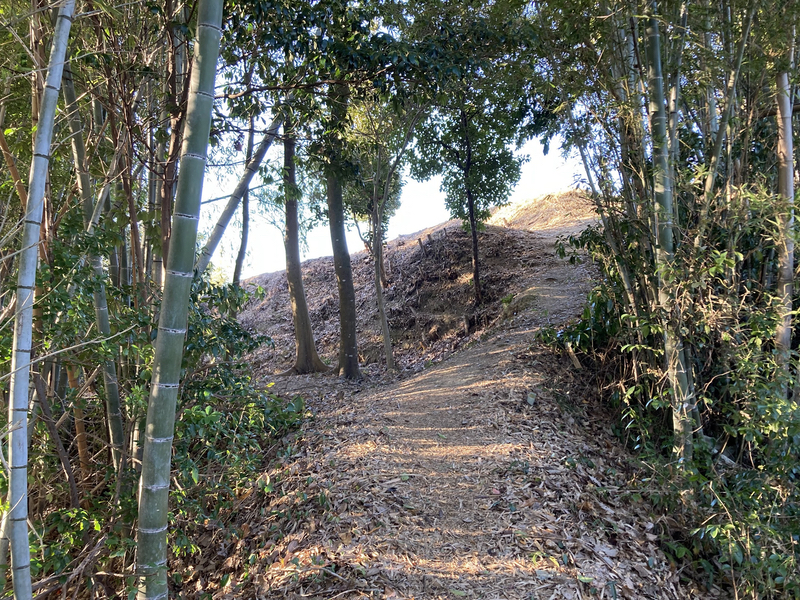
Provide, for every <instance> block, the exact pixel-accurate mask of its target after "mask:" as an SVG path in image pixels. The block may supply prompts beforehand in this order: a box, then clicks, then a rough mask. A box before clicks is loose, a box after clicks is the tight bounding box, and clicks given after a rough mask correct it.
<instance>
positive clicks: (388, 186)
mask: <svg viewBox="0 0 800 600" xmlns="http://www.w3.org/2000/svg"><path fill="white" fill-rule="evenodd" d="M394 100H395V102H394V103H391V104H390V103H389V102H385V101H384V100H383V99H381V98H380V96H379V95H378V94H377V93H374V92H373V93H371V94H367V95H366V98H364V99H362V100H361V101H360V102H359V103H358V107H357V111H356V114H354V115H353V119H352V120H353V127H352V128H351V130H350V132H349V133H348V138H349V140H348V142H349V143H348V149H347V153H348V157H349V158H348V160H349V161H350V162H352V163H353V164H354V165H355V171H356V174H355V175H354V176H352V177H350V178H348V181H347V183H346V185H345V196H346V200H347V204H348V205H349V207H350V210H351V211H352V212H353V215H354V218H355V219H356V222H358V220H360V219H363V220H366V221H367V222H368V224H369V229H368V232H367V235H366V236H363V235H362V241H363V242H364V243H365V244H367V247H368V248H369V252H370V254H371V255H372V262H373V284H374V288H375V299H376V303H377V308H378V321H379V323H380V328H381V336H382V338H383V351H384V356H385V359H386V368H387V369H389V370H393V369H394V368H395V362H394V356H393V354H392V338H391V331H390V328H389V319H388V317H387V314H386V301H385V299H384V285H386V284H385V272H384V264H383V263H384V260H383V244H384V232H385V229H386V226H387V223H388V220H389V217H390V216H391V215H392V214H393V213H394V210H395V209H396V207H397V206H398V205H399V200H400V198H399V196H400V191H401V180H400V168H401V166H402V164H403V162H404V159H405V156H406V150H407V149H408V147H409V144H410V142H411V140H412V138H413V134H414V131H415V128H416V126H417V125H418V124H419V123H420V121H421V120H422V119H423V118H424V116H425V114H426V110H427V104H426V103H424V102H422V103H418V102H416V101H414V100H413V99H411V98H406V100H405V101H403V100H401V99H400V98H398V97H397V96H395V97H394ZM359 233H360V230H359Z"/></svg>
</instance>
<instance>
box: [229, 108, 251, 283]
mask: <svg viewBox="0 0 800 600" xmlns="http://www.w3.org/2000/svg"><path fill="white" fill-rule="evenodd" d="M253 124H254V119H253V117H250V127H249V129H248V131H247V149H246V150H245V164H246V163H249V162H250V160H251V159H252V158H253V137H254V136H255V131H254V130H253ZM249 233H250V186H248V187H247V191H246V192H245V193H244V195H243V196H242V242H241V244H239V252H238V253H237V254H236V265H235V266H234V268H233V285H235V286H236V287H239V282H240V280H241V279H242V268H243V267H244V259H245V257H246V256H247V236H248V234H249Z"/></svg>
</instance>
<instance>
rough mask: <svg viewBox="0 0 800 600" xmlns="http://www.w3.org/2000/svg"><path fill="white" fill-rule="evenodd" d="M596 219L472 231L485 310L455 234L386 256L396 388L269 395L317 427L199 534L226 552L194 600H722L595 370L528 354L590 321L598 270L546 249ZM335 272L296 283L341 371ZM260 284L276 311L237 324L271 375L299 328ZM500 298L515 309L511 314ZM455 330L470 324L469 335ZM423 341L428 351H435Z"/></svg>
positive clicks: (563, 201) (519, 217)
mask: <svg viewBox="0 0 800 600" xmlns="http://www.w3.org/2000/svg"><path fill="white" fill-rule="evenodd" d="M590 220H591V212H590V210H589V209H588V207H587V206H586V203H585V200H583V199H582V198H581V197H579V196H578V195H576V194H568V195H561V196H558V197H547V198H544V199H539V200H538V201H537V202H534V203H530V204H528V205H526V206H523V207H510V208H506V209H503V210H502V211H499V212H498V213H497V214H495V216H494V217H493V220H492V223H491V224H490V225H489V227H488V228H487V231H486V232H485V233H483V234H481V243H482V245H483V255H482V256H484V257H485V259H484V263H483V264H484V270H485V273H486V279H487V281H488V282H491V283H489V285H488V286H487V292H488V295H489V296H490V297H491V298H493V299H494V300H493V302H492V303H491V304H489V305H488V306H487V307H485V308H483V309H482V310H481V311H479V312H477V313H472V312H470V310H471V309H470V308H469V303H470V289H469V286H468V285H467V283H466V282H465V281H464V272H468V270H469V256H468V252H466V251H465V250H464V247H466V246H465V244H466V241H465V239H464V237H463V234H462V233H461V230H460V228H459V226H458V224H455V223H447V224H444V225H440V226H438V227H435V228H432V229H430V230H426V231H423V232H421V233H420V234H417V235H415V236H406V237H405V238H402V239H401V240H396V241H393V242H392V243H391V244H390V260H391V263H392V276H393V285H394V288H393V289H394V295H393V297H392V300H391V302H392V321H393V325H394V327H395V328H398V329H401V326H402V325H405V328H403V329H401V331H402V333H400V334H398V339H397V341H396V344H397V345H398V346H399V347H400V348H399V350H398V359H399V362H400V363H401V364H402V365H403V367H404V372H403V373H401V374H400V375H398V376H387V375H385V374H383V373H382V372H381V370H380V368H379V367H378V366H377V359H376V360H375V363H373V364H375V366H373V367H369V368H367V369H365V371H366V372H367V377H366V379H365V380H364V381H363V382H360V383H352V382H344V381H340V380H338V379H336V378H335V377H332V376H330V375H314V376H292V377H279V378H277V381H276V383H275V390H276V391H277V392H278V393H281V394H286V395H293V394H301V395H303V397H305V398H306V399H307V404H308V407H309V409H310V410H311V412H312V413H313V414H314V417H313V418H312V419H310V420H308V421H307V422H306V423H305V424H304V426H303V427H302V430H301V431H300V432H298V433H296V434H293V435H291V436H288V437H287V438H286V439H284V440H283V442H282V448H283V449H282V450H281V453H280V455H279V456H280V457H279V458H278V459H277V461H276V462H275V464H274V466H273V467H272V468H271V469H270V471H269V472H267V473H264V474H263V475H262V477H261V478H260V479H259V481H258V482H254V484H253V486H252V487H251V488H249V489H246V490H242V492H241V496H240V498H241V499H240V502H239V505H238V506H237V507H236V509H235V510H234V511H233V512H232V513H231V514H229V515H227V518H228V519H230V520H231V521H232V522H233V523H234V524H235V526H236V528H237V532H238V536H234V537H233V538H232V539H224V537H223V535H222V530H220V529H215V528H214V527H213V526H212V525H209V526H208V531H207V533H206V534H205V537H204V539H202V540H200V541H199V542H198V545H199V546H201V547H203V548H209V547H216V548H219V550H218V554H217V556H209V555H208V554H207V553H204V556H205V558H204V559H202V560H201V561H200V562H198V563H195V564H193V565H191V566H189V565H188V564H187V565H185V573H186V578H187V579H188V580H189V581H191V582H193V584H194V585H196V589H198V590H203V591H204V592H210V593H212V594H213V597H214V598H278V597H283V598H296V599H299V598H319V599H323V598H327V599H334V598H345V599H354V598H385V599H400V598H415V599H420V600H421V599H445V598H446V599H457V598H487V599H488V598H491V599H495V598H497V599H499V598H515V599H516V598H518V599H523V598H524V599H539V598H541V599H559V598H569V599H582V598H590V597H591V598H609V599H611V598H626V599H639V598H648V599H649V598H653V599H655V598H658V599H660V598H669V599H678V598H681V599H682V598H716V597H721V596H720V594H721V592H719V591H718V590H716V589H714V590H710V591H709V590H704V589H702V588H701V587H700V586H698V585H696V584H694V583H692V582H690V581H685V580H682V578H681V574H680V572H679V570H678V569H677V568H676V567H675V565H673V564H671V563H670V561H669V560H668V559H667V557H666V556H665V555H664V553H663V552H662V551H661V549H660V548H659V545H658V536H657V534H658V533H659V532H660V531H661V530H662V528H663V527H664V524H663V523H662V522H661V520H660V519H659V518H657V517H654V516H653V514H654V511H653V509H652V507H650V506H649V505H648V504H647V503H646V502H644V501H643V500H642V499H641V497H640V496H639V495H638V494H636V493H635V490H634V489H633V488H632V487H631V484H630V482H631V481H632V480H633V479H635V478H636V477H637V475H638V474H637V471H636V469H635V468H634V467H633V466H632V464H633V462H632V461H631V459H630V457H629V455H628V454H627V452H626V451H625V449H624V448H623V447H621V445H620V444H619V442H618V440H617V439H616V438H614V437H613V436H612V435H611V433H610V427H611V423H610V421H609V420H607V419H606V418H605V417H604V416H602V415H601V414H600V413H599V412H598V405H597V404H596V403H594V401H593V399H594V396H595V393H594V390H593V389H592V388H591V383H589V381H590V379H591V378H590V377H588V376H586V374H585V373H586V371H585V370H581V369H578V367H577V366H576V365H574V364H573V363H572V362H571V360H570V359H569V357H564V356H556V355H554V354H553V353H552V352H551V351H550V350H549V349H547V348H545V347H544V346H542V345H541V344H540V343H538V342H535V334H536V332H537V331H538V330H539V329H540V328H541V327H542V326H544V325H548V324H554V325H559V324H562V323H564V322H565V321H567V320H569V319H571V318H574V317H575V316H576V315H577V314H579V311H580V309H581V307H582V305H583V302H584V298H585V294H586V291H587V290H588V289H589V287H590V286H591V281H592V275H593V270H592V268H591V266H590V265H588V264H585V263H584V264H581V265H577V266H574V265H570V264H569V263H568V262H567V261H563V260H560V259H558V258H557V257H556V256H555V254H554V249H553V245H554V242H555V240H556V238H557V237H558V236H559V235H564V234H567V233H574V232H576V231H579V230H580V228H581V227H583V226H585V225H586V224H587V223H588V222H589V221H590ZM442 232H446V235H445V234H444V233H442ZM429 234H430V238H428V235H429ZM417 239H422V240H423V245H424V246H425V248H426V253H425V254H423V251H422V249H421V248H420V245H419V244H418V243H417V241H416V240H417ZM328 262H329V261H327V260H326V259H320V260H317V261H311V262H310V263H307V264H306V265H305V267H306V270H305V273H304V275H305V276H306V281H307V282H309V283H308V284H307V290H308V291H309V300H310V304H311V306H312V313H313V315H314V317H313V318H314V325H315V327H316V328H317V331H321V332H322V340H323V343H322V347H323V348H324V351H325V353H326V355H328V356H332V355H333V352H334V351H335V347H334V336H335V325H336V310H335V305H336V302H335V292H334V291H333V290H332V288H331V286H332V285H333V276H332V275H330V274H328V271H329V270H330V271H332V268H331V267H330V265H329V264H328ZM364 262H365V259H364V255H363V254H362V255H356V256H355V259H354V264H355V265H356V269H357V271H356V272H357V275H356V281H357V282H359V283H358V285H359V286H361V289H360V291H359V292H358V294H359V305H360V310H361V313H360V315H361V317H362V319H363V320H364V321H365V323H367V325H364V329H363V330H362V331H361V332H360V333H361V334H362V338H361V339H362V340H365V342H362V343H364V348H365V350H364V352H365V356H368V355H369V353H370V352H373V350H372V349H371V348H372V347H373V346H375V345H376V343H377V342H376V341H373V340H372V339H371V338H369V337H368V336H367V335H366V332H367V331H368V330H369V329H368V327H371V326H372V322H371V321H370V315H371V314H372V313H371V312H370V310H369V307H368V305H369V298H371V295H370V294H369V288H368V286H369V283H368V282H369V281H370V277H369V275H368V270H367V267H366V266H365V265H364ZM359 270H361V273H360V274H359ZM364 271H367V274H366V275H364V273H363V272H364ZM451 273H453V275H452V276H451V275H450V274H451ZM257 281H258V283H260V284H261V285H262V286H264V287H265V288H266V289H267V292H268V295H267V298H266V299H265V300H264V301H263V302H261V303H260V304H258V305H256V306H254V307H252V308H251V310H250V311H249V312H248V313H246V314H245V315H243V320H244V322H245V323H248V324H250V325H251V326H255V327H257V328H258V329H260V330H261V331H264V332H267V333H269V334H270V335H272V336H273V339H275V341H276V349H275V350H272V351H268V352H264V353H262V354H260V355H259V356H258V360H259V362H260V365H261V368H262V369H264V370H265V371H266V373H265V375H264V376H265V378H270V377H271V375H269V372H273V373H274V372H276V371H280V370H283V369H285V368H286V367H287V366H289V359H290V358H291V352H290V350H291V348H290V345H289V343H288V341H287V340H286V339H285V338H286V336H288V335H290V334H291V326H290V325H287V322H290V321H291V320H290V318H289V317H288V312H287V310H286V309H285V308H283V307H281V302H285V301H286V297H285V290H284V287H285V284H282V283H281V281H280V280H279V276H278V275H275V274H273V275H265V276H262V277H260V278H257ZM365 282H367V283H365ZM328 288H331V289H328ZM365 288H366V289H365ZM326 290H327V291H326ZM507 294H515V296H514V300H512V301H511V302H510V303H505V304H504V303H502V302H501V301H500V299H501V298H503V297H504V296H506V295H507ZM520 298H525V300H520ZM515 302H517V305H516V306H515V304H514V303H515ZM412 307H413V308H412ZM504 308H505V309H506V314H505V316H504V315H503V309H504ZM515 313H516V314H515ZM464 315H467V316H468V318H473V323H474V325H473V327H472V328H471V330H470V332H469V333H466V332H465V331H463V328H462V324H461V323H459V322H458V321H459V319H460V318H461V319H463V316H464ZM450 320H453V321H455V322H456V323H455V324H451V323H450ZM432 324H435V325H437V326H439V327H440V332H439V333H438V336H437V339H432V337H433V336H431V335H427V336H426V332H428V331H430V328H431V326H432ZM445 359H446V360H445ZM431 362H438V363H439V364H435V365H433V366H430V364H431ZM426 363H427V365H428V366H427V367H426V368H423V367H425V365H426ZM226 575H227V577H225V576H226Z"/></svg>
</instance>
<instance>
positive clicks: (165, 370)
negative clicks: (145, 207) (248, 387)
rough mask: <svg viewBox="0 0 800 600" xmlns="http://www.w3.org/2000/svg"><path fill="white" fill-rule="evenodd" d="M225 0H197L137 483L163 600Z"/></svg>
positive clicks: (142, 525) (147, 598)
mask: <svg viewBox="0 0 800 600" xmlns="http://www.w3.org/2000/svg"><path fill="white" fill-rule="evenodd" d="M221 23H222V0H199V2H198V6H197V39H196V41H195V45H194V65H193V69H192V79H191V81H190V84H189V97H188V104H187V112H186V121H185V125H184V130H183V147H182V149H181V160H180V171H179V176H178V186H177V191H176V197H175V211H174V213H173V217H172V236H171V239H170V247H169V254H168V258H167V270H166V278H165V281H164V297H163V300H162V302H161V315H160V317H159V322H158V336H157V338H156V351H155V358H154V360H153V377H152V380H151V384H150V400H149V402H148V406H147V422H146V425H145V434H144V451H143V456H142V476H141V479H140V482H139V525H138V529H137V532H136V539H137V543H138V548H137V556H136V570H137V574H138V575H139V576H140V577H141V580H140V584H139V594H138V597H139V599H140V600H155V599H161V598H167V597H168V596H169V590H168V585H167V521H168V510H169V507H168V500H169V480H170V462H171V455H172V438H173V435H174V432H175V407H176V403H177V399H178V389H179V383H180V373H181V361H182V359H183V342H184V337H185V335H186V325H187V319H188V308H189V294H190V292H191V286H192V278H193V274H194V269H193V262H194V247H195V243H196V242H197V225H198V222H199V216H200V197H201V194H202V189H203V175H204V172H205V166H206V152H207V150H208V137H209V133H210V131H211V109H212V107H213V103H214V80H215V76H216V67H217V57H218V56H219V41H220V35H221V29H220V27H221Z"/></svg>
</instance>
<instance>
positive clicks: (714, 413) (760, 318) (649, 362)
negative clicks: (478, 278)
mask: <svg viewBox="0 0 800 600" xmlns="http://www.w3.org/2000/svg"><path fill="white" fill-rule="evenodd" d="M740 199H741V202H743V203H746V204H747V207H748V210H747V211H741V212H740V211H739V210H738V208H739V207H738V206H737V205H736V204H731V206H730V210H729V211H728V212H726V213H723V214H720V215H717V216H716V217H715V219H716V220H715V224H714V226H713V227H712V228H711V230H712V231H711V233H710V235H709V236H708V245H707V247H706V248H699V249H698V248H695V247H693V246H692V245H691V244H685V245H683V246H682V247H681V248H680V250H679V253H680V260H681V264H682V265H683V271H682V272H683V274H684V275H683V276H682V277H681V279H680V281H679V285H678V289H679V293H678V297H677V304H678V306H680V311H681V314H682V315H683V319H682V321H681V322H682V328H681V333H682V337H683V343H684V350H685V351H686V352H687V356H688V357H690V361H689V365H690V366H691V376H692V380H693V383H694V390H695V391H696V397H697V404H698V409H699V416H700V419H701V422H700V425H701V426H702V432H703V437H697V438H696V440H695V460H694V464H693V465H692V466H691V468H690V469H689V472H688V473H686V474H685V475H684V476H676V471H675V470H674V465H671V464H669V457H670V455H671V448H672V429H671V426H672V423H671V419H670V406H671V404H670V395H671V393H672V392H671V390H670V389H669V388H668V387H665V378H664V376H663V337H662V336H663V322H664V321H663V315H661V314H660V313H659V312H658V311H657V310H655V309H653V308H652V306H651V305H649V304H647V303H645V302H642V303H641V304H639V305H638V306H636V307H635V308H636V311H637V312H638V314H632V311H631V308H630V302H629V301H628V297H627V294H626V291H625V289H624V285H623V278H622V276H621V271H620V268H626V269H628V270H629V272H633V273H642V272H644V273H647V272H648V271H649V272H650V273H651V275H650V276H651V277H652V276H653V267H652V264H651V263H648V262H647V261H643V260H642V256H641V252H639V250H638V249H639V247H640V246H639V242H638V241H637V240H639V239H641V238H640V237H639V236H638V233H637V231H638V230H637V229H636V227H635V224H632V223H625V222H624V221H622V222H621V223H620V224H619V225H618V226H617V227H619V229H615V231H614V235H616V236H620V237H623V235H624V234H627V239H628V240H630V242H629V246H628V248H627V249H626V252H625V254H623V255H619V254H617V253H615V252H613V251H612V250H611V249H610V248H609V246H608V244H607V238H606V237H605V236H604V233H603V231H602V230H601V229H599V228H589V229H587V230H585V231H584V232H583V233H582V234H581V235H579V236H577V237H572V238H569V239H568V240H562V243H561V246H560V253H561V254H562V255H564V256H566V255H570V256H571V258H572V259H573V260H580V259H581V256H585V254H587V253H588V255H589V256H590V257H591V258H592V259H593V260H594V262H595V263H596V264H598V265H600V267H601V269H602V274H603V276H602V278H601V281H600V283H599V284H598V285H597V287H595V289H594V290H592V292H591V293H590V295H589V298H588V303H587V305H586V307H585V309H584V311H583V314H582V316H581V319H579V320H578V321H577V322H575V323H573V324H571V325H570V326H568V327H566V328H564V329H562V330H560V331H555V330H552V329H551V330H548V331H546V332H544V333H543V338H544V339H545V341H547V342H549V343H552V344H555V345H565V344H566V343H567V342H569V343H570V344H571V345H572V347H573V348H574V349H575V350H576V351H580V352H583V353H585V354H587V355H588V356H589V357H591V358H593V359H594V361H595V366H596V367H597V368H598V374H599V377H600V378H601V379H602V380H603V382H604V387H605V388H606V389H607V390H608V395H607V401H608V402H609V403H610V406H611V407H612V408H613V409H614V410H615V411H617V413H618V415H619V420H620V424H619V429H618V434H619V435H620V437H622V438H623V439H625V440H626V441H627V442H628V443H629V444H630V445H631V447H633V448H635V449H636V450H638V451H640V452H642V453H643V456H644V457H645V459H646V460H648V461H652V462H654V463H656V464H659V465H660V467H659V468H657V469H656V472H657V473H660V475H656V476H654V477H653V478H652V479H651V480H650V481H649V482H648V487H649V495H650V497H651V500H653V501H654V502H655V503H656V504H657V505H660V506H661V507H662V508H663V510H665V511H666V512H675V511H680V512H682V513H684V514H686V523H687V524H689V523H694V524H695V525H694V526H687V527H686V528H685V529H683V530H682V533H681V536H682V537H680V538H679V539H676V538H675V532H671V534H670V536H668V537H665V538H664V545H665V550H666V551H667V552H668V553H669V554H670V555H671V556H673V558H674V559H676V560H686V561H689V562H691V563H692V564H693V566H694V568H695V569H696V571H697V572H698V573H701V574H703V577H707V578H709V579H710V580H717V581H719V580H727V581H728V582H729V583H735V585H737V586H738V587H739V589H740V591H741V592H743V593H745V594H748V595H749V596H750V597H759V598H771V597H791V598H795V597H800V577H798V573H800V569H799V568H798V563H797V551H796V546H797V543H798V540H800V511H799V510H798V505H797V502H796V498H797V485H798V475H800V468H798V464H800V404H798V402H797V400H796V398H797V394H795V395H794V396H793V397H790V398H787V396H786V391H785V390H786V389H787V385H788V386H789V388H791V386H792V385H793V384H794V382H793V381H789V379H793V378H794V376H795V375H794V373H793V372H786V371H785V370H784V369H782V368H781V367H780V365H779V363H778V361H777V358H776V349H775V346H774V343H773V341H772V340H773V336H774V332H775V328H776V325H777V323H778V321H779V318H780V310H781V309H780V305H779V303H778V299H777V297H776V294H775V292H774V291H773V290H771V289H770V287H769V281H770V280H771V276H769V273H770V271H772V270H774V269H775V263H774V262H772V263H770V262H769V260H770V259H769V257H770V256H772V257H774V256H775V255H776V252H775V249H776V239H778V232H777V227H778V226H777V222H778V219H777V217H778V214H779V211H781V210H783V207H782V206H781V205H780V204H778V203H775V202H774V200H773V199H772V198H771V197H770V196H769V195H768V194H765V193H764V192H763V191H762V190H758V189H754V190H743V191H742V192H741V196H740ZM740 215H741V216H745V215H746V218H744V219H741V218H740ZM732 232H736V233H735V236H734V233H732ZM631 234H633V235H631ZM773 272H774V271H773ZM666 276H670V277H672V276H676V275H673V274H667V275H666ZM798 301H800V296H798V297H796V300H795V306H797V304H798ZM796 360H797V356H793V361H796ZM795 364H796V362H795ZM653 489H660V490H664V489H666V490H668V491H667V493H663V492H658V493H656V492H653ZM687 490H689V491H690V492H689V493H690V495H689V496H687ZM715 578H716V579H715Z"/></svg>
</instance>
